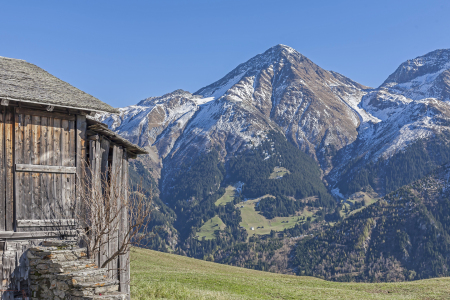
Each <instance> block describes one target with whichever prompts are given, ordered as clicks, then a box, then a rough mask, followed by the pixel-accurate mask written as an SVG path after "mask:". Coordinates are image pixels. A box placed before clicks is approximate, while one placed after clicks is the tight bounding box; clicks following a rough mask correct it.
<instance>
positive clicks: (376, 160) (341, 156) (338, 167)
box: [327, 49, 450, 195]
mask: <svg viewBox="0 0 450 300" xmlns="http://www.w3.org/2000/svg"><path fill="white" fill-rule="evenodd" d="M449 68H450V50H449V49H447V50H436V51H433V52H430V53H428V54H426V55H424V56H420V57H418V58H416V59H413V60H408V61H406V62H405V63H403V64H401V65H400V67H398V69H397V70H396V71H395V72H394V73H393V74H391V75H390V76H389V77H388V79H387V80H386V81H385V82H384V83H383V84H382V85H381V86H380V87H379V88H377V89H374V90H370V91H367V94H366V95H364V96H363V97H362V99H361V102H360V104H359V106H360V107H361V108H363V109H364V110H365V111H366V112H367V113H369V114H371V115H372V116H373V117H374V118H376V119H377V120H375V121H374V120H370V121H368V122H363V123H362V124H361V126H360V127H359V128H358V138H357V139H356V140H355V142H354V143H352V144H351V145H349V146H347V147H345V148H344V149H342V150H341V151H340V152H339V153H338V155H337V156H336V157H335V158H334V161H335V162H334V165H335V168H334V169H333V170H332V171H331V172H330V174H329V176H328V177H327V180H328V181H329V182H330V183H331V184H332V185H334V186H335V187H336V188H338V189H339V190H338V189H336V191H340V192H341V193H343V194H347V195H348V194H351V193H353V192H356V191H357V190H358V189H360V188H361V187H364V186H368V185H370V186H371V188H373V189H375V190H377V192H379V193H381V194H384V193H386V192H390V191H392V190H395V189H396V188H398V187H400V186H401V185H403V184H407V183H410V182H411V180H416V179H418V178H420V177H422V176H424V175H425V174H426V173H427V172H429V171H431V170H432V169H433V168H434V167H437V166H439V165H441V164H444V163H446V162H448V161H450V157H449V156H448V155H447V154H446V153H447V152H448V151H449V150H450V102H449V101H448V94H446V91H447V90H448V82H443V81H442V80H441V79H442V76H444V77H445V76H446V75H445V74H446V72H448V70H449ZM427 97H432V98H427ZM419 145H422V146H420V147H418V146H419ZM419 148H420V149H419ZM418 152H420V154H419V153H418ZM407 153H408V155H410V156H411V158H413V157H415V156H416V159H415V160H414V161H413V160H410V161H409V162H407V163H406V164H405V163H403V166H401V164H400V161H401V160H404V157H405V155H406V154H407ZM417 155H418V156H417ZM393 165H397V167H396V168H397V169H399V170H400V171H399V170H397V172H395V173H396V176H397V177H398V176H400V177H401V178H405V179H406V178H408V180H409V181H406V180H401V178H393V177H392V176H391V174H392V166H393ZM408 165H409V166H408ZM423 165H425V166H427V167H425V168H423V167H422V166H423ZM408 167H409V168H408ZM416 170H417V171H416ZM411 175H412V176H411ZM369 177H370V179H369ZM399 179H400V180H399ZM393 181H397V182H398V183H397V184H391V183H392V182H393ZM335 194H336V195H339V193H335Z"/></svg>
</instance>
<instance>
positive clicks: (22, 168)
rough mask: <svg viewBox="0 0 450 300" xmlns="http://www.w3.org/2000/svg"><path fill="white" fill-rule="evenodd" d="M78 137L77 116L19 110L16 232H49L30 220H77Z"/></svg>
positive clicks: (16, 122)
mask: <svg viewBox="0 0 450 300" xmlns="http://www.w3.org/2000/svg"><path fill="white" fill-rule="evenodd" d="M75 133H76V117H75V116H74V115H65V114H58V113H50V112H39V111H32V110H28V109H19V108H17V109H16V114H15V138H14V139H15V151H14V152H15V184H16V187H15V192H16V195H15V198H16V200H17V201H15V202H16V207H15V208H16V220H17V223H16V226H17V228H16V231H36V230H45V227H41V228H40V227H31V225H35V223H30V222H27V220H65V219H73V218H74V217H75V216H74V215H73V213H74V209H73V205H74V204H75V183H76V182H75V180H76V166H75V160H76V139H75ZM49 225H51V224H49ZM54 225H55V226H57V225H59V224H57V222H55V224H54Z"/></svg>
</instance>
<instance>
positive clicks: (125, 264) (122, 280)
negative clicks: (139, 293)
mask: <svg viewBox="0 0 450 300" xmlns="http://www.w3.org/2000/svg"><path fill="white" fill-rule="evenodd" d="M121 181H122V191H123V196H122V198H123V200H124V201H128V157H127V152H126V151H124V153H123V159H122V178H121ZM128 227H129V224H128V212H127V211H126V210H123V211H122V215H121V218H120V227H119V241H121V243H123V241H124V239H125V234H126V233H127V232H128ZM119 246H122V245H119ZM119 272H120V273H119V288H120V291H121V292H124V293H130V253H129V252H127V254H123V255H120V256H119Z"/></svg>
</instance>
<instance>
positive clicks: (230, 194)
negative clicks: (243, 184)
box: [214, 185, 236, 206]
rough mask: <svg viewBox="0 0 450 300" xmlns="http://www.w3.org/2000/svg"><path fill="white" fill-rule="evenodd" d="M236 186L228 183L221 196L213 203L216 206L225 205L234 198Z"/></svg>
mask: <svg viewBox="0 0 450 300" xmlns="http://www.w3.org/2000/svg"><path fill="white" fill-rule="evenodd" d="M235 191H236V188H235V187H234V186H232V185H229V186H227V187H226V189H225V194H223V196H222V197H220V198H219V199H217V201H216V202H215V203H214V204H215V205H216V206H219V205H225V204H227V203H228V202H231V201H233V200H234V194H235Z"/></svg>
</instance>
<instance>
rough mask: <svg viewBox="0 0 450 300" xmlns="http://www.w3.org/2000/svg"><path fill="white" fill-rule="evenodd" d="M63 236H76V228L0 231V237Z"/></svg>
mask: <svg viewBox="0 0 450 300" xmlns="http://www.w3.org/2000/svg"><path fill="white" fill-rule="evenodd" d="M61 235H64V236H77V235H78V231H77V230H55V231H53V230H52V231H29V232H14V231H3V232H0V239H30V238H48V237H60V236H61Z"/></svg>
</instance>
